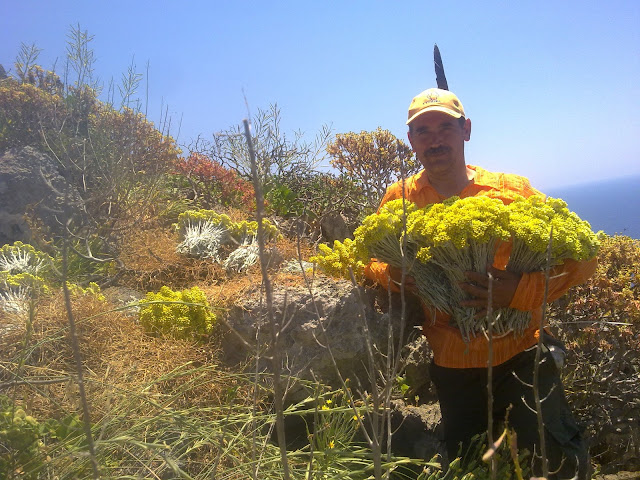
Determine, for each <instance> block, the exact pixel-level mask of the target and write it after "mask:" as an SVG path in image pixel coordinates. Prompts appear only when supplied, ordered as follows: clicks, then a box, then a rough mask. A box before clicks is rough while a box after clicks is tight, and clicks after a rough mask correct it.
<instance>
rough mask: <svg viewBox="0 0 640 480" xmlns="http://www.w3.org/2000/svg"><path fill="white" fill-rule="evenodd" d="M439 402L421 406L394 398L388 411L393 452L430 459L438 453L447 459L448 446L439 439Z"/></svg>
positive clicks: (440, 435)
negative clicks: (390, 412)
mask: <svg viewBox="0 0 640 480" xmlns="http://www.w3.org/2000/svg"><path fill="white" fill-rule="evenodd" d="M440 419H441V415H440V407H439V406H438V403H437V402H435V403H430V404H425V405H420V406H417V407H416V406H411V405H405V404H404V402H402V401H395V402H394V405H393V411H392V414H391V428H392V430H393V432H394V434H393V436H392V439H391V450H392V451H393V453H394V454H395V455H398V456H404V457H410V458H423V459H425V460H430V459H431V458H433V456H434V455H436V454H440V455H441V456H442V457H443V459H444V461H445V462H446V460H447V448H446V445H445V443H444V441H443V440H442V434H441V431H440V429H441V423H440Z"/></svg>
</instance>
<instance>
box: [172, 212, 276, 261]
mask: <svg viewBox="0 0 640 480" xmlns="http://www.w3.org/2000/svg"><path fill="white" fill-rule="evenodd" d="M262 224H263V227H264V238H265V241H273V240H276V239H277V238H278V237H279V235H280V233H279V232H278V229H277V227H276V226H275V225H273V224H272V223H271V222H270V221H269V220H267V219H263V223H262ZM175 228H176V229H177V230H178V233H179V235H180V238H181V242H180V244H179V245H178V252H180V253H183V254H187V255H192V256H195V257H200V258H213V259H214V260H216V261H220V254H219V251H220V249H221V248H222V247H223V246H224V245H230V244H235V245H248V244H251V243H253V242H254V240H255V239H256V237H257V235H258V222H256V221H251V222H248V221H246V220H243V221H241V222H233V221H232V220H231V219H230V218H229V216H228V215H224V214H219V213H216V212H214V211H213V210H187V211H186V212H184V213H181V214H180V215H179V216H178V223H176V224H175Z"/></svg>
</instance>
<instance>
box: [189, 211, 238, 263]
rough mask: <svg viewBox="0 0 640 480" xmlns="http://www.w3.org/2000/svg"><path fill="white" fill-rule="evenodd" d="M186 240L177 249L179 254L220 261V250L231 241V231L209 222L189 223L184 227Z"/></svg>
mask: <svg viewBox="0 0 640 480" xmlns="http://www.w3.org/2000/svg"><path fill="white" fill-rule="evenodd" d="M183 235H184V239H183V240H182V242H180V244H179V245H178V247H177V250H178V253H182V254H184V255H190V256H193V257H198V258H212V259H213V260H215V261H216V262H219V261H220V256H219V250H220V247H222V246H223V245H224V244H225V243H227V242H228V241H229V238H230V235H229V231H228V230H227V229H226V228H225V227H224V226H222V225H220V224H214V223H212V222H209V221H198V222H188V223H187V224H186V225H185V227H184V233H183Z"/></svg>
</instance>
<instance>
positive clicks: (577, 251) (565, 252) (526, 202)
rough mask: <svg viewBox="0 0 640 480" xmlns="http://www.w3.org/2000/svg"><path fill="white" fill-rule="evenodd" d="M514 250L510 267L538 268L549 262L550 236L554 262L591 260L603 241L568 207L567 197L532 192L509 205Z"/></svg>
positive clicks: (517, 269)
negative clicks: (548, 196) (547, 260)
mask: <svg viewBox="0 0 640 480" xmlns="http://www.w3.org/2000/svg"><path fill="white" fill-rule="evenodd" d="M507 209H508V211H509V230H510V231H511V232H512V235H513V242H514V245H513V252H512V255H511V258H510V259H509V267H508V268H509V269H510V270H513V271H518V272H531V271H538V270H541V269H543V268H544V266H545V264H546V257H547V255H546V252H547V248H548V245H549V239H550V237H552V238H551V259H552V264H559V263H562V262H563V261H564V260H565V259H567V258H572V259H574V260H589V259H591V258H593V257H595V256H596V254H597V253H598V247H599V245H600V242H599V240H598V236H597V235H596V234H595V233H594V232H593V231H592V230H591V226H590V225H589V223H588V222H586V221H584V220H581V219H580V217H578V215H576V214H575V213H574V212H572V211H570V210H569V209H568V208H567V204H566V202H565V201H564V200H562V199H559V198H547V199H546V201H545V199H544V198H543V197H541V196H538V195H533V196H531V197H529V198H524V197H519V198H516V199H515V200H514V201H513V202H512V203H511V204H509V205H508V207H507Z"/></svg>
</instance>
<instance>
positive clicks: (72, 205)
mask: <svg viewBox="0 0 640 480" xmlns="http://www.w3.org/2000/svg"><path fill="white" fill-rule="evenodd" d="M65 194H66V195H67V197H66V199H65ZM81 211H82V200H81V199H80V195H78V192H77V191H76V190H75V189H74V188H73V187H71V186H70V185H69V184H68V182H67V181H66V180H65V179H64V178H63V177H62V176H61V175H60V174H59V173H58V169H57V167H56V164H55V162H54V161H53V160H52V159H51V158H50V157H49V156H48V155H45V154H43V153H41V152H39V151H37V150H36V149H34V148H32V147H22V148H14V149H9V150H7V151H5V152H4V153H2V154H1V155H0V245H4V244H6V243H14V242H15V241H16V240H20V241H22V242H26V243H29V242H30V241H31V229H30V227H29V223H28V222H27V217H28V218H30V219H33V220H36V221H39V222H41V223H42V225H43V226H45V227H46V228H48V229H50V230H51V231H53V232H59V231H61V227H62V225H61V221H62V219H64V218H68V217H69V216H71V215H74V214H77V213H78V212H81ZM34 217H35V218H34Z"/></svg>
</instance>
